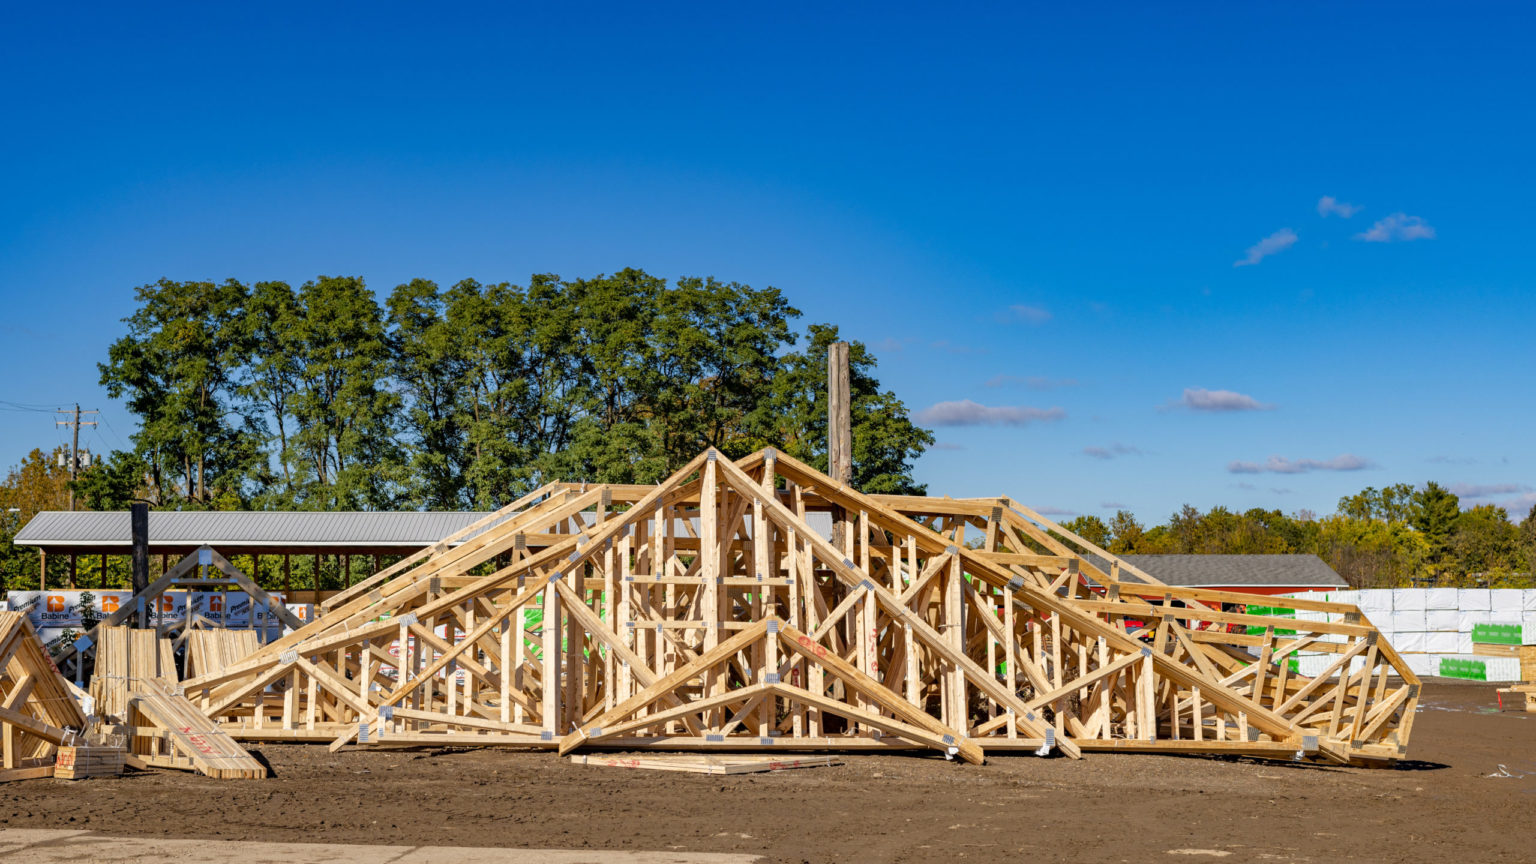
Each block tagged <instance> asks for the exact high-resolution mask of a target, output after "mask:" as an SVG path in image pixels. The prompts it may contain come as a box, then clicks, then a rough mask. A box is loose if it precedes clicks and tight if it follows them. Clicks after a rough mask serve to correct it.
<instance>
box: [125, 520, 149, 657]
mask: <svg viewBox="0 0 1536 864" xmlns="http://www.w3.org/2000/svg"><path fill="white" fill-rule="evenodd" d="M128 521H129V523H130V524H129V527H130V533H131V536H132V538H133V574H132V577H131V579H132V582H131V586H130V587H132V588H133V593H135V594H137V593H139V592H140V591H143V590H144V589H145V588H148V587H149V505H148V504H134V505H132V506H130V507H129V513H128ZM135 626H141V627H142V626H143V624H142V622H135Z"/></svg>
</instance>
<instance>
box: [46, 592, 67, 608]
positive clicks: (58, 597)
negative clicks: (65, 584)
mask: <svg viewBox="0 0 1536 864" xmlns="http://www.w3.org/2000/svg"><path fill="white" fill-rule="evenodd" d="M48 611H49V612H63V611H64V595H63V594H49V595H48Z"/></svg>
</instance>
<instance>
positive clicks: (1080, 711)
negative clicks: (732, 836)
mask: <svg viewBox="0 0 1536 864" xmlns="http://www.w3.org/2000/svg"><path fill="white" fill-rule="evenodd" d="M515 505H516V506H515V507H512V508H509V509H507V510H504V511H499V512H498V513H496V514H492V515H491V516H489V517H487V518H486V519H483V520H481V522H480V523H479V526H478V527H477V528H476V529H475V530H474V531H473V532H468V533H464V534H462V536H460V538H459V539H458V541H457V542H456V543H455V544H449V543H446V542H445V543H439V544H434V545H433V546H432V547H429V548H428V549H425V550H423V551H422V552H421V553H418V554H417V555H415V556H411V558H410V559H407V560H408V561H409V562H410V563H409V564H408V565H407V566H402V565H405V564H406V562H401V564H397V565H395V566H394V567H391V568H389V569H388V570H386V571H382V572H381V573H379V574H377V575H376V576H375V577H373V578H370V579H369V580H366V581H365V583H364V584H363V585H362V586H359V587H358V588H355V589H353V590H350V591H348V592H344V593H343V594H342V595H338V596H337V597H335V598H333V599H332V601H331V605H330V607H329V609H328V610H327V611H324V612H323V614H321V615H320V616H318V617H317V618H316V620H314V621H312V622H310V623H309V624H307V625H305V626H304V627H302V628H299V629H297V630H295V631H294V632H293V633H290V634H288V635H287V636H285V637H283V638H282V639H280V640H278V641H276V642H273V643H271V644H269V645H266V646H263V647H262V648H260V649H258V650H257V651H255V652H254V653H252V654H251V655H250V656H249V657H247V658H245V659H243V660H242V661H240V662H237V663H233V664H229V665H226V666H225V667H224V668H223V669H222V670H221V671H218V672H212V673H208V674H200V675H198V676H196V677H195V678H191V679H189V680H188V681H186V682H184V689H185V692H186V693H187V694H188V697H189V698H190V699H192V700H193V701H194V702H195V703H196V704H197V706H198V708H199V709H200V710H202V711H203V712H204V713H205V714H206V715H207V716H208V717H210V718H214V719H215V720H216V721H217V722H218V723H219V724H220V728H223V729H225V730H226V731H228V732H229V733H230V734H231V735H233V736H235V737H250V738H253V739H280V740H310V741H325V740H329V741H331V743H332V746H333V747H340V746H344V745H347V744H349V743H356V744H359V745H368V746H374V745H380V744H382V745H401V746H407V745H427V746H501V747H529V748H544V749H558V750H559V751H560V752H561V753H562V754H565V753H570V752H572V751H574V750H577V749H580V748H583V747H587V746H592V747H600V748H605V749H608V748H611V749H625V750H640V749H644V750H665V751H676V750H693V751H709V752H718V751H725V750H730V751H747V750H756V751H758V752H760V753H764V754H767V753H773V752H778V751H795V752H806V751H817V750H820V751H824V752H847V751H856V750H871V751H881V752H884V751H889V750H894V749H902V748H907V749H917V750H926V751H929V752H936V753H939V754H943V755H945V756H948V757H954V758H960V759H963V760H965V761H968V762H973V763H980V762H982V761H983V760H984V759H985V756H986V754H987V752H989V751H991V752H1018V753H1038V754H1042V755H1044V754H1047V753H1051V752H1059V753H1061V754H1063V755H1065V756H1068V757H1072V758H1077V757H1080V756H1081V755H1082V753H1083V752H1084V751H1088V750H1095V751H1115V752H1168V753H1209V754H1226V755H1247V756H1253V757H1256V758H1268V759H1287V760H1289V759H1303V760H1319V761H1328V762H1332V763H1335V764H1339V763H1350V762H1360V761H1380V760H1394V759H1399V758H1402V757H1403V756H1404V755H1405V753H1406V747H1407V744H1408V740H1409V737H1410V733H1411V731H1412V724H1413V718H1414V712H1415V708H1416V705H1417V702H1418V698H1419V680H1418V678H1417V677H1416V676H1415V675H1414V674H1413V673H1412V671H1411V670H1410V669H1408V668H1407V665H1406V663H1405V662H1404V661H1403V660H1402V658H1401V657H1400V656H1398V654H1397V653H1396V652H1395V651H1394V650H1393V649H1392V646H1391V645H1390V644H1388V642H1387V640H1386V639H1385V638H1383V637H1382V635H1381V633H1380V632H1379V631H1378V630H1377V629H1376V628H1375V627H1374V626H1372V625H1371V623H1370V622H1369V621H1368V620H1366V618H1365V617H1364V616H1363V615H1362V614H1361V612H1360V610H1359V609H1358V608H1356V607H1354V606H1351V605H1346V604H1338V603H1325V602H1319V601H1312V600H1290V599H1285V598H1264V599H1263V600H1262V602H1263V605H1265V606H1269V607H1284V608H1289V609H1292V610H1304V611H1307V612H1316V613H1325V614H1324V615H1320V616H1316V617H1319V618H1325V619H1326V620H1319V621H1308V620H1300V619H1296V618H1289V617H1286V618H1282V617H1278V616H1268V615H1250V614H1248V613H1247V612H1246V611H1245V609H1246V606H1247V604H1249V603H1252V602H1254V600H1255V598H1254V597H1253V596H1252V595H1248V594H1241V593H1236V592H1227V591H1217V590H1208V589H1195V588H1176V587H1172V586H1168V585H1164V584H1162V583H1161V582H1159V581H1158V580H1157V579H1155V578H1153V577H1152V576H1150V575H1149V574H1147V573H1145V572H1143V571H1141V570H1138V569H1137V568H1135V567H1134V566H1132V565H1130V564H1129V563H1127V562H1123V561H1120V560H1119V559H1117V558H1116V557H1115V556H1113V555H1111V554H1109V553H1108V552H1107V551H1105V550H1103V549H1101V548H1099V547H1098V546H1096V545H1094V544H1093V543H1091V542H1089V541H1087V540H1086V539H1084V538H1082V537H1079V536H1078V535H1076V534H1074V533H1072V532H1071V531H1068V530H1067V529H1065V528H1063V527H1062V526H1061V525H1058V524H1057V523H1055V522H1052V521H1051V520H1049V519H1046V518H1045V517H1044V516H1042V515H1041V514H1039V513H1037V512H1035V511H1033V510H1031V509H1029V508H1028V507H1025V506H1023V505H1022V504H1020V503H1018V502H1016V501H1014V500H1012V499H1009V498H989V499H963V500H956V499H950V498H925V497H912V496H889V495H866V494H862V493H860V492H857V491H855V490H852V489H849V488H848V487H846V486H843V485H841V484H839V483H837V482H835V481H833V480H832V479H831V478H829V477H827V476H826V475H825V474H822V473H820V472H818V471H816V470H814V469H812V468H810V467H809V466H807V465H805V464H804V463H801V462H798V461H796V460H794V459H792V458H790V457H788V456H785V455H784V454H782V453H778V452H776V451H774V450H771V449H770V450H764V451H761V452H759V453H756V454H753V455H751V456H747V457H744V458H742V459H740V460H737V461H734V462H733V461H731V460H729V459H726V458H724V457H723V456H722V455H721V454H719V453H718V452H716V451H713V450H710V451H706V452H705V453H702V454H700V455H699V456H698V457H696V458H695V459H693V460H692V461H691V462H689V463H688V464H687V465H684V466H683V467H682V468H680V469H679V470H678V471H677V472H676V473H675V474H674V475H673V476H672V477H670V478H668V479H667V480H666V481H664V482H662V483H660V484H658V485H655V486H638V485H620V484H604V485H586V484H580V485H578V484H551V485H549V486H546V487H544V488H542V489H540V490H539V491H538V492H536V493H534V494H533V495H531V496H529V497H527V498H525V499H523V500H521V501H519V502H515ZM828 526H830V530H828ZM1090 553H1091V554H1090ZM1303 651H1307V652H1316V653H1318V654H1321V655H1322V656H1326V657H1327V658H1328V659H1329V661H1330V662H1329V664H1328V666H1327V668H1326V670H1325V671H1324V672H1323V673H1322V674H1319V675H1317V676H1303V675H1300V674H1297V673H1296V672H1294V671H1292V668H1291V663H1290V661H1291V660H1292V659H1294V658H1295V657H1296V656H1297V655H1298V653H1299V652H1303ZM337 730H340V732H339V733H338V731H337Z"/></svg>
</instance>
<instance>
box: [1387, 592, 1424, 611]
mask: <svg viewBox="0 0 1536 864" xmlns="http://www.w3.org/2000/svg"><path fill="white" fill-rule="evenodd" d="M1424 593H1425V589H1423V588H1394V589H1392V611H1393V612H1423V611H1424V610H1425V609H1426V608H1428V607H1426V606H1425V605H1424Z"/></svg>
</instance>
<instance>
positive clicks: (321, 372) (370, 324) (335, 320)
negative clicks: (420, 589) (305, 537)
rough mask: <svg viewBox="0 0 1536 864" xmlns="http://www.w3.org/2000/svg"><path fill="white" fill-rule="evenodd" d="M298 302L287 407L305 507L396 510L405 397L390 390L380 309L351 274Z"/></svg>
mask: <svg viewBox="0 0 1536 864" xmlns="http://www.w3.org/2000/svg"><path fill="white" fill-rule="evenodd" d="M298 300H299V310H300V316H299V318H298V319H297V320H296V321H295V322H294V329H293V332H292V334H291V336H290V338H291V339H292V348H291V349H290V350H291V351H292V361H293V364H294V367H295V381H296V386H295V389H294V391H293V393H292V394H291V396H290V397H289V404H290V406H291V412H292V416H293V418H294V424H295V431H294V433H293V436H292V438H291V441H290V444H291V446H292V447H293V449H294V450H295V451H296V453H297V454H298V456H297V459H296V462H297V466H298V468H299V470H300V471H301V472H302V475H301V476H302V478H303V485H302V487H301V489H302V491H301V493H300V499H299V500H300V503H301V504H302V505H303V506H306V507H313V508H316V509H326V510H329V509H372V508H381V507H391V506H394V505H396V504H397V503H398V501H399V498H400V488H401V479H402V471H401V465H402V461H403V460H402V456H401V453H400V450H399V447H398V445H397V443H396V440H395V437H394V426H395V423H396V418H397V417H398V413H399V410H400V397H399V396H398V395H397V394H396V393H394V392H393V391H392V390H390V389H389V386H388V382H389V373H390V361H391V357H390V350H389V345H388V343H387V341H386V338H385V333H384V321H383V313H382V311H381V310H380V308H379V304H378V302H377V301H376V300H375V299H374V297H373V294H372V293H371V292H369V291H368V289H367V287H366V286H365V285H364V284H363V280H361V279H358V278H355V277H348V276H321V277H320V278H318V279H316V280H314V281H311V282H306V283H304V286H303V287H302V288H300V289H299V295H298Z"/></svg>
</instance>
